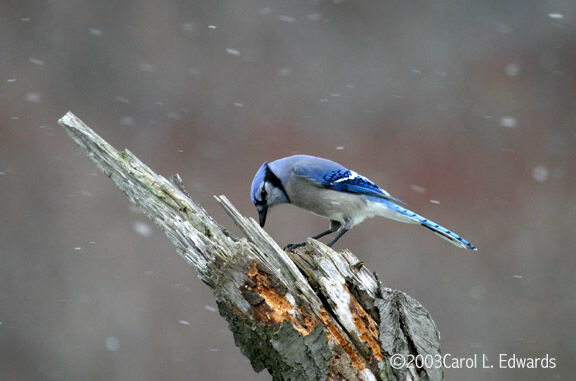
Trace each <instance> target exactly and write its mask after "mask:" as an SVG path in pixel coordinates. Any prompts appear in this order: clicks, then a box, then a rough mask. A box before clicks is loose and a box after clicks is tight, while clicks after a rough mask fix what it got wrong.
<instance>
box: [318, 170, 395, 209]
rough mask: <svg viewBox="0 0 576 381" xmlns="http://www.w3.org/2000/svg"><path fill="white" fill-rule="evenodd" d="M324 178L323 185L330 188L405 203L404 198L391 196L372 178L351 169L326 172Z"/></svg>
mask: <svg viewBox="0 0 576 381" xmlns="http://www.w3.org/2000/svg"><path fill="white" fill-rule="evenodd" d="M322 180H323V181H322V186H323V187H325V188H328V189H333V190H336V191H340V192H349V193H356V194H362V195H365V196H373V197H379V198H383V199H386V200H393V201H396V202H399V203H402V204H404V202H403V201H402V200H399V199H397V198H396V197H394V196H391V195H390V194H389V193H388V192H386V191H384V190H383V189H381V188H380V187H379V186H378V185H376V184H374V182H372V181H371V180H370V179H368V178H366V177H364V176H362V175H360V174H358V173H356V172H354V171H351V170H349V169H339V170H335V171H330V172H326V173H325V174H324V176H323V178H322Z"/></svg>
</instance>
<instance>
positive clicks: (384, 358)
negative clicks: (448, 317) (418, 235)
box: [58, 112, 442, 380]
mask: <svg viewBox="0 0 576 381" xmlns="http://www.w3.org/2000/svg"><path fill="white" fill-rule="evenodd" d="M58 123H59V124H60V125H61V126H62V127H64V128H65V129H66V132H67V133H68V135H70V137H71V138H72V139H73V140H74V141H75V142H76V143H77V144H78V145H79V146H80V147H82V149H83V150H84V152H85V153H86V154H87V155H88V156H89V157H90V158H91V159H92V160H93V161H94V162H95V163H96V164H97V165H98V166H99V167H100V169H102V171H104V173H106V175H107V176H108V177H110V179H111V180H112V181H113V182H114V183H115V184H116V186H117V187H118V188H120V189H121V190H122V191H123V192H124V193H125V194H126V196H128V198H129V199H130V201H131V202H132V203H134V204H135V205H137V206H138V207H139V208H140V209H141V210H142V211H143V212H144V213H145V214H146V215H147V216H148V217H149V218H150V219H151V220H152V221H154V223H156V224H157V225H158V226H159V227H160V228H161V229H162V230H163V231H164V232H165V233H166V235H167V236H168V238H169V239H170V240H171V241H172V243H173V244H174V245H175V246H176V249H177V252H178V253H179V254H180V255H181V256H182V257H183V258H184V259H185V260H186V261H187V262H188V263H189V264H191V265H192V266H193V267H194V268H195V269H196V271H197V272H198V274H199V277H200V279H202V281H204V282H205V283H206V284H207V285H208V286H209V287H210V288H212V289H213V291H214V294H215V296H216V301H217V304H218V307H219V310H220V314H221V315H222V316H223V317H224V318H225V319H226V320H227V321H228V323H229V326H230V329H231V330H232V332H233V334H234V338H235V341H236V345H237V346H238V347H239V348H240V350H241V351H242V353H243V354H244V355H245V356H247V357H248V358H249V359H250V361H251V363H252V366H253V368H254V369H255V370H256V371H261V370H263V369H267V370H268V371H269V372H270V374H272V376H273V378H274V379H275V380H326V379H330V380H342V379H344V380H420V379H422V380H427V379H430V380H441V379H442V369H441V368H428V369H424V368H417V367H416V366H414V365H410V366H404V367H400V369H394V367H392V366H391V363H390V356H391V355H393V354H401V355H404V356H408V355H412V356H416V355H422V356H426V355H430V356H438V355H439V353H440V349H439V347H440V343H439V341H440V340H439V333H438V331H437V329H436V326H435V325H434V322H433V321H432V319H431V318H430V316H429V314H428V312H427V311H426V310H425V309H424V308H423V307H422V306H421V305H420V303H418V302H417V301H416V300H414V299H412V298H411V297H409V296H408V295H406V294H404V293H403V292H401V291H394V290H391V289H388V288H384V287H383V286H382V285H381V284H380V282H379V281H378V280H377V279H376V277H375V275H374V274H373V273H371V272H370V271H368V269H366V267H365V266H363V264H362V262H361V261H360V260H358V258H356V257H355V256H354V255H353V254H352V253H351V252H349V251H346V250H345V251H342V252H336V251H334V250H332V249H331V248H329V247H327V246H326V245H324V244H322V243H320V242H318V241H315V240H313V239H309V240H308V241H307V244H306V246H304V247H301V248H298V249H296V250H294V251H291V252H284V251H283V250H282V249H281V248H280V247H279V246H278V244H277V243H276V242H275V241H274V240H273V239H272V238H271V237H270V236H269V235H268V234H267V233H266V232H265V231H264V230H263V229H262V228H260V226H259V225H258V224H257V223H256V221H254V219H252V218H246V217H244V216H242V215H241V214H240V213H239V212H238V210H237V209H236V208H235V207H234V206H233V205H232V204H231V203H230V201H228V199H227V198H226V197H225V196H218V197H216V199H217V200H218V202H219V203H220V204H221V205H222V206H223V207H224V209H225V210H226V212H227V213H228V215H229V216H230V217H231V218H232V220H233V221H234V223H235V224H236V225H237V226H238V227H239V228H240V229H241V230H242V231H243V233H244V235H245V238H235V237H232V236H231V235H230V234H229V233H228V232H227V231H226V229H224V228H223V227H222V226H220V225H219V224H218V223H216V222H215V221H214V220H213V219H212V218H211V217H210V216H209V215H208V214H207V213H206V211H205V210H204V209H203V208H202V207H200V206H199V205H198V204H196V203H195V202H194V201H193V200H192V198H191V197H190V196H189V195H188V194H187V193H186V191H185V189H184V186H183V184H182V181H181V180H180V178H179V177H173V178H172V179H171V181H168V180H167V179H165V178H164V177H162V176H160V175H158V174H156V173H154V172H153V171H152V170H151V169H150V168H149V167H148V166H146V165H145V164H144V163H142V162H141V161H140V160H139V159H138V158H137V157H136V156H134V155H133V154H132V153H130V152H129V151H127V150H125V151H123V152H118V151H117V150H116V149H114V148H113V147H112V146H111V145H109V144H108V143H107V142H106V141H104V140H103V139H102V138H101V137H100V136H98V135H97V134H96V133H95V132H94V131H92V130H91V129H90V128H89V127H88V126H86V125H85V124H84V123H83V122H82V121H81V120H80V119H78V118H77V117H76V116H75V115H74V114H72V113H71V112H68V113H67V114H66V115H64V116H63V117H62V118H61V119H60V120H59V121H58ZM406 359H408V357H406Z"/></svg>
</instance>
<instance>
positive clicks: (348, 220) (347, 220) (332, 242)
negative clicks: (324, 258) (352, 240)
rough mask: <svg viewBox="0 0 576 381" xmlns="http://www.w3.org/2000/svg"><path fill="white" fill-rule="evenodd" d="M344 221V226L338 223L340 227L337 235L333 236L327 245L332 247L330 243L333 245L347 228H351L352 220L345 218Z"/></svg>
mask: <svg viewBox="0 0 576 381" xmlns="http://www.w3.org/2000/svg"><path fill="white" fill-rule="evenodd" d="M344 223H345V225H344V226H342V224H340V223H338V227H339V228H340V227H341V229H340V232H339V233H338V235H336V237H334V239H333V240H332V241H330V242H328V243H327V245H328V246H329V247H332V245H334V244H335V243H336V241H338V240H339V239H340V238H341V237H342V236H343V235H344V234H346V232H347V231H348V230H350V229H351V228H352V221H351V220H350V219H346V220H345V221H344Z"/></svg>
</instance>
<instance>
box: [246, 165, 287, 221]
mask: <svg viewBox="0 0 576 381" xmlns="http://www.w3.org/2000/svg"><path fill="white" fill-rule="evenodd" d="M250 198H251V199H252V203H253V204H254V206H256V209H257V210H258V217H259V219H260V226H264V223H266V213H267V212H268V208H269V207H271V206H274V205H278V204H282V203H286V202H290V198H289V197H288V195H287V194H286V190H285V189H284V185H283V183H282V181H281V180H280V179H279V178H278V176H276V175H275V174H274V172H273V171H272V169H271V168H270V165H269V164H268V163H267V162H264V164H262V166H260V168H259V169H258V172H256V175H255V176H254V180H252V190H251V192H250Z"/></svg>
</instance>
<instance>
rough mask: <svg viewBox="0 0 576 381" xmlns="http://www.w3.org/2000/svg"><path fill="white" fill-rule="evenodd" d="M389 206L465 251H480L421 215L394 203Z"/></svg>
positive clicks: (389, 203) (388, 204)
mask: <svg viewBox="0 0 576 381" xmlns="http://www.w3.org/2000/svg"><path fill="white" fill-rule="evenodd" d="M387 206H388V207H389V208H390V209H392V210H394V211H395V212H397V213H399V214H402V215H404V216H406V217H408V218H410V219H412V220H414V221H417V222H419V223H420V224H421V225H422V226H424V227H425V228H427V229H430V230H431V231H432V232H433V233H435V234H437V235H438V236H440V237H441V238H444V239H445V240H447V241H448V242H450V243H451V244H453V245H456V246H458V247H462V248H465V249H470V250H478V248H477V247H476V246H474V245H472V244H471V243H470V242H468V241H467V240H465V239H464V238H462V237H460V236H459V235H458V234H456V233H454V232H453V231H451V230H449V229H446V228H445V227H443V226H440V225H438V224H437V223H435V222H433V221H430V220H429V219H427V218H425V217H422V216H421V215H419V214H416V213H414V212H412V211H410V210H408V209H406V208H403V207H401V206H400V205H396V204H394V203H392V202H388V203H387Z"/></svg>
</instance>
